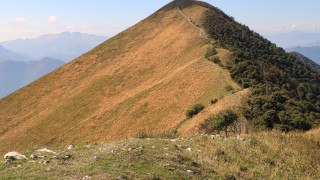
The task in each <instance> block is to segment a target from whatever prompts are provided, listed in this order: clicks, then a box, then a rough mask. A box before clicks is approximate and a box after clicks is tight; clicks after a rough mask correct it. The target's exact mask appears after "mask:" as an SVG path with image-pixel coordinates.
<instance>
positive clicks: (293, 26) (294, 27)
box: [291, 24, 299, 29]
mask: <svg viewBox="0 0 320 180" xmlns="http://www.w3.org/2000/svg"><path fill="white" fill-rule="evenodd" d="M298 27H299V26H298V25H296V24H292V25H291V28H292V29H297V28H298Z"/></svg>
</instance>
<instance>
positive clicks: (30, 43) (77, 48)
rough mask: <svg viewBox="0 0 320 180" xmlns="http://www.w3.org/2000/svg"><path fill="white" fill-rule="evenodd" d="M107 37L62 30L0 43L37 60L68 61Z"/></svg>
mask: <svg viewBox="0 0 320 180" xmlns="http://www.w3.org/2000/svg"><path fill="white" fill-rule="evenodd" d="M107 39H108V38H107V37H103V36H97V35H90V34H83V33H79V32H73V33H70V32H63V33H60V34H48V35H43V36H40V37H38V38H35V39H25V40H23V39H18V40H12V41H6V42H1V43H0V45H2V46H3V47H5V48H6V49H9V50H11V51H13V52H16V53H19V54H23V55H24V56H26V57H30V58H33V59H37V60H39V59H42V58H44V57H51V58H57V59H61V60H63V61H65V62H69V61H71V60H73V59H75V58H77V57H78V56H80V55H82V54H84V53H86V52H88V51H89V50H91V49H92V48H94V47H95V46H97V45H99V44H101V43H102V42H104V41H105V40H107Z"/></svg>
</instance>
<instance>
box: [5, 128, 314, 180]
mask: <svg viewBox="0 0 320 180" xmlns="http://www.w3.org/2000/svg"><path fill="white" fill-rule="evenodd" d="M243 137H244V138H245V140H244V141H239V140H237V138H235V137H229V138H227V139H225V138H224V137H214V138H212V136H205V135H203V136H192V137H188V138H176V139H165V138H159V137H150V138H147V137H145V138H144V139H142V138H140V139H137V138H133V139H124V140H121V141H115V142H110V143H101V144H100V143H95V144H91V145H84V146H75V148H74V149H73V150H66V147H60V148H54V149H52V150H54V151H55V152H59V154H58V155H57V154H52V153H41V152H37V151H35V149H33V150H32V149H31V150H28V151H27V152H21V153H22V154H24V155H26V156H28V157H29V156H30V155H31V154H37V155H38V156H39V155H47V157H45V158H44V159H45V160H50V162H49V163H47V164H43V163H39V162H41V161H43V160H41V159H36V160H33V159H29V160H25V161H13V162H12V163H10V164H4V163H0V179H86V177H87V178H88V177H89V178H90V179H116V178H118V177H120V176H122V177H123V178H124V179H125V178H128V179H319V178H320V174H319V171H320V164H319V161H320V130H313V131H310V132H307V133H297V132H291V133H289V134H283V133H281V132H277V131H271V132H260V133H255V134H250V135H246V136H243ZM142 147H143V148H142ZM129 148H130V150H129ZM189 148H190V149H189ZM114 151H115V152H114ZM66 155H69V156H70V155H71V158H70V159H66V158H65V156H66ZM53 156H56V157H55V158H53ZM96 156H97V157H98V158H95V157H96ZM18 165H21V167H20V168H14V167H17V166H18ZM187 170H192V171H193V172H194V174H190V173H188V171H187ZM130 172H134V173H130Z"/></svg>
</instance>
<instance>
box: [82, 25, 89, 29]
mask: <svg viewBox="0 0 320 180" xmlns="http://www.w3.org/2000/svg"><path fill="white" fill-rule="evenodd" d="M80 28H81V29H88V28H89V27H88V26H87V25H82V26H80Z"/></svg>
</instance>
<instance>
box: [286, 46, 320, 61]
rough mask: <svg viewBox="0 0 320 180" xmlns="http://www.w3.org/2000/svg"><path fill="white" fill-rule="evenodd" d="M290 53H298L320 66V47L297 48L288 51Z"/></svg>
mask: <svg viewBox="0 0 320 180" xmlns="http://www.w3.org/2000/svg"><path fill="white" fill-rule="evenodd" d="M286 51H288V52H293V51H296V52H298V53H300V54H302V55H304V56H306V57H307V58H309V59H311V60H313V61H315V62H316V63H318V64H320V46H313V47H300V46H299V47H295V48H289V49H286Z"/></svg>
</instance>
